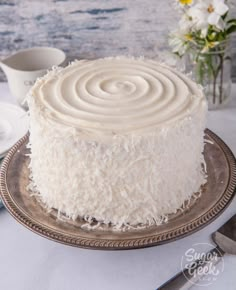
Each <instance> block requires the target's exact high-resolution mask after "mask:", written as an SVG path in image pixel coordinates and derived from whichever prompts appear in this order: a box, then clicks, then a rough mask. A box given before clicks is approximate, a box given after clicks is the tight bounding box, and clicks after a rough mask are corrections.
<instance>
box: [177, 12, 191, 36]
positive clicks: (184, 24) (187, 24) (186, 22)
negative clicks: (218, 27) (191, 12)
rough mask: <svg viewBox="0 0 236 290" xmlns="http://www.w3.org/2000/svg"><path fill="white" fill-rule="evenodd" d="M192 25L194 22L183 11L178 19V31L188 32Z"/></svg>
mask: <svg viewBox="0 0 236 290" xmlns="http://www.w3.org/2000/svg"><path fill="white" fill-rule="evenodd" d="M193 25H194V22H193V21H192V18H191V17H189V16H188V15H187V14H186V13H185V14H184V15H183V16H182V17H181V19H180V21H179V28H180V32H181V33H183V34H187V33H190V32H191V30H192V27H193Z"/></svg>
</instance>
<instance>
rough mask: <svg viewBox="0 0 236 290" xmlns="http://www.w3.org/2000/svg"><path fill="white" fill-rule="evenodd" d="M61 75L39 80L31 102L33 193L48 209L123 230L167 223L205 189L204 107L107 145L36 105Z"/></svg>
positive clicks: (115, 138) (113, 138)
mask: <svg viewBox="0 0 236 290" xmlns="http://www.w3.org/2000/svg"><path fill="white" fill-rule="evenodd" d="M133 61H135V60H133ZM73 65H77V63H74V64H72V66H73ZM62 72H63V70H61V69H54V71H51V72H49V74H48V75H47V76H46V77H44V78H43V79H40V80H38V82H37V83H36V85H35V86H34V88H33V89H32V90H31V92H30V94H29V96H28V99H27V102H28V106H29V113H30V142H29V148H30V151H31V153H30V164H29V168H30V171H31V184H30V189H31V190H32V191H33V192H34V193H37V194H38V195H39V196H40V199H41V200H42V202H43V203H44V205H45V207H47V208H48V209H52V208H55V209H57V210H58V213H59V215H60V213H61V214H63V215H65V216H66V217H68V218H70V219H73V220H75V219H77V218H78V217H80V218H83V219H84V220H85V223H87V224H88V225H89V224H92V222H93V221H94V219H95V220H96V221H97V222H98V224H107V225H112V226H113V228H114V229H118V230H120V229H122V228H123V227H124V226H127V227H142V226H146V225H154V224H157V225H159V224H161V223H162V222H163V221H166V220H167V216H168V214H171V213H175V212H176V211H177V210H178V209H180V208H181V207H182V206H183V204H184V202H186V201H188V200H190V199H191V197H192V196H193V194H194V193H196V192H198V191H199V189H200V187H201V185H202V184H204V183H205V182H206V175H205V173H204V171H203V166H202V165H203V164H204V158H203V154H202V152H203V149H204V129H205V124H206V111H207V107H206V104H205V102H202V105H199V106H198V107H197V108H195V109H194V110H188V112H187V113H186V114H185V115H183V114H182V113H181V114H182V115H181V118H180V119H179V120H177V121H176V120H175V121H174V122H171V123H168V122H167V123H163V122H162V123H161V124H158V126H152V128H151V129H149V130H147V131H145V132H143V131H141V132H140V131H137V132H132V131H124V132H123V133H122V132H118V133H117V132H114V131H112V133H111V135H110V136H109V139H107V131H106V138H104V140H102V138H101V136H102V135H99V138H98V136H97V134H95V133H96V132H95V133H94V131H91V130H86V129H85V128H82V129H81V128H78V127H73V126H69V125H68V124H67V123H63V122H58V121H57V119H56V118H55V116H57V115H56V113H55V112H53V114H52V112H51V111H50V108H47V107H45V106H43V105H42V104H41V103H40V102H39V101H38V99H37V97H36V93H35V92H38V90H40V88H41V87H43V85H44V84H45V82H47V81H48V80H49V81H50V80H51V81H52V80H54V79H55V78H56V79H57V78H59V79H60V74H61V73H62ZM122 89H123V88H122ZM199 92H200V89H199ZM55 98H56V96H55ZM52 116H53V117H52ZM99 125H100V124H99ZM115 125H116V124H115ZM121 126H122V125H121ZM88 136H89V137H88Z"/></svg>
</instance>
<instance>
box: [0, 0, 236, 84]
mask: <svg viewBox="0 0 236 290" xmlns="http://www.w3.org/2000/svg"><path fill="white" fill-rule="evenodd" d="M175 1H176V0H0V57H1V58H4V57H5V56H7V55H9V54H11V53H13V52H15V51H16V50H18V49H22V48H27V47H32V46H55V47H58V48H61V49H63V50H64V51H65V52H66V53H67V55H68V56H69V57H70V58H71V59H73V58H93V57H102V56H111V55H121V54H125V55H127V54H128V55H144V56H148V57H152V58H155V56H156V55H157V54H158V51H160V50H164V49H167V47H168V45H167V34H168V32H169V31H170V30H171V29H173V28H174V27H175V26H176V23H177V19H178V18H177V15H176V11H175V10H174V8H173V4H174V2H175ZM234 1H235V0H234ZM233 53H234V59H236V38H235V37H234V41H233ZM234 63H235V65H236V61H235V62H234ZM234 71H235V77H236V69H234ZM1 80H4V76H3V73H2V72H0V81H1Z"/></svg>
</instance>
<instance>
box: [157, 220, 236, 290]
mask: <svg viewBox="0 0 236 290" xmlns="http://www.w3.org/2000/svg"><path fill="white" fill-rule="evenodd" d="M212 239H213V241H214V242H215V244H216V247H215V248H214V249H212V250H211V251H209V252H208V253H207V254H206V255H204V257H205V259H204V260H200V259H199V260H196V261H194V262H193V263H192V264H191V265H190V267H191V272H193V271H194V272H195V273H198V271H197V269H198V268H199V267H202V268H203V271H201V272H204V273H207V272H208V271H209V269H210V267H212V266H215V265H216V264H217V263H218V262H219V261H220V260H221V259H222V257H223V256H224V254H225V253H227V254H231V255H236V215H234V216H233V217H232V218H231V219H230V220H228V221H227V222H226V223H225V224H224V225H223V226H222V227H220V228H219V229H218V230H217V231H216V232H215V233H213V234H212ZM199 278H200V275H198V274H197V275H196V274H195V275H190V274H189V267H188V269H184V270H183V271H181V272H180V273H178V274H177V275H175V276H174V277H173V278H171V279H170V280H169V281H167V282H166V283H165V284H163V285H162V286H160V287H158V288H157V290H173V289H178V290H187V289H190V288H191V287H192V286H193V285H195V284H196V283H197V281H198V280H199Z"/></svg>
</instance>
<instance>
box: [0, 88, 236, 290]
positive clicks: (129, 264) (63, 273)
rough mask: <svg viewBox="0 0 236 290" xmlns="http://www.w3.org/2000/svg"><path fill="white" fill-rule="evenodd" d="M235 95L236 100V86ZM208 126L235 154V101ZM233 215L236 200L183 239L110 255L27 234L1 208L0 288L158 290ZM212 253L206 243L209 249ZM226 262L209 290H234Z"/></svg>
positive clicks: (5, 95) (233, 261)
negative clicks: (184, 258)
mask: <svg viewBox="0 0 236 290" xmlns="http://www.w3.org/2000/svg"><path fill="white" fill-rule="evenodd" d="M233 92H234V94H233V97H235V94H236V85H235V86H234V87H233ZM0 101H7V102H13V103H14V102H15V101H14V99H13V97H12V96H11V95H10V94H9V91H8V87H7V84H5V83H2V84H0ZM208 127H209V128H210V129H212V130H213V131H214V132H216V133H217V134H218V135H219V136H220V137H221V138H222V139H223V140H224V141H225V142H226V143H227V144H228V145H229V147H230V148H231V149H232V151H233V152H234V154H236V98H235V99H234V100H233V102H232V104H231V106H230V107H229V108H225V109H222V110H221V111H214V112H210V113H209V121H208ZM235 213H236V199H234V201H233V202H232V203H231V205H230V206H229V207H228V208H227V210H226V211H225V212H224V213H223V214H222V215H221V216H220V217H219V218H217V220H215V221H214V222H213V223H211V224H210V225H208V226H207V227H205V228H204V229H202V230H200V231H198V232H197V233H195V234H193V235H191V236H188V237H186V238H184V239H181V240H178V241H175V242H172V243H169V244H165V245H162V246H157V247H152V248H147V249H140V250H130V251H117V252H112V251H111V252H110V251H92V250H84V249H79V248H73V247H69V246H65V245H61V244H58V243H55V242H53V241H50V240H47V239H45V238H42V237H40V236H38V235H36V234H34V233H32V232H31V231H29V230H27V229H26V228H25V227H23V226H22V225H20V224H19V223H18V222H16V221H15V220H14V219H13V218H12V217H11V216H10V214H9V213H8V212H7V211H6V210H5V209H2V210H0V289H4V290H15V289H17V290H67V289H68V290H78V289H81V290H88V289H89V290H91V289H102V290H118V289H119V290H133V289H135V290H148V289H156V288H157V287H158V286H160V285H161V284H162V283H163V282H165V281H166V280H168V279H169V278H170V277H172V276H173V275H174V274H175V273H177V272H178V271H180V264H181V257H182V256H183V255H184V253H185V251H186V250H188V249H189V248H190V247H191V246H192V245H193V244H194V243H212V241H211V238H210V235H211V233H212V232H214V231H215V230H216V229H218V228H219V227H220V226H221V225H222V224H223V223H224V222H226V221H227V220H228V219H229V218H230V217H231V216H232V215H233V214H235ZM208 249H209V247H208V246H207V245H206V246H205V250H208ZM224 263H225V268H224V271H223V272H222V273H221V274H220V275H219V276H218V277H217V280H216V281H215V282H214V283H213V284H212V285H210V286H208V287H207V289H209V290H222V289H227V290H235V289H236V280H235V269H236V257H234V256H230V255H226V256H225V257H224ZM192 289H193V290H197V289H198V290H200V289H206V287H205V288H204V287H199V286H198V287H197V286H194V287H193V288H192ZM173 290H176V289H173Z"/></svg>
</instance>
